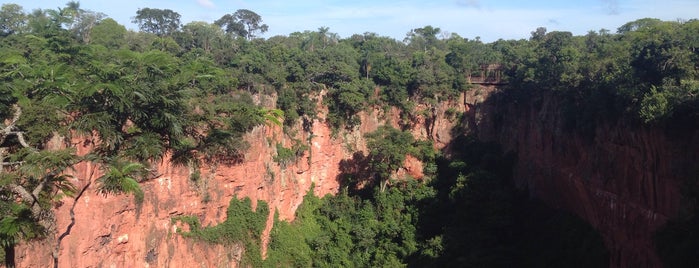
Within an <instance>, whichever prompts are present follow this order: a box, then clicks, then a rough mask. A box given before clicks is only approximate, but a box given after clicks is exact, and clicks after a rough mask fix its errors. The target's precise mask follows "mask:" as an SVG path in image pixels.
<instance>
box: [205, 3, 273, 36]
mask: <svg viewBox="0 0 699 268" xmlns="http://www.w3.org/2000/svg"><path fill="white" fill-rule="evenodd" d="M214 23H215V24H216V25H218V26H220V27H221V28H223V29H224V30H225V31H226V33H228V34H230V35H237V36H241V37H244V38H247V39H253V38H255V37H257V35H258V34H261V33H265V32H267V30H268V29H269V26H267V24H264V23H262V17H260V15H258V14H257V13H255V12H253V11H250V10H247V9H238V10H237V11H236V12H235V13H233V14H226V15H223V17H221V18H220V19H218V20H216V21H215V22H214Z"/></svg>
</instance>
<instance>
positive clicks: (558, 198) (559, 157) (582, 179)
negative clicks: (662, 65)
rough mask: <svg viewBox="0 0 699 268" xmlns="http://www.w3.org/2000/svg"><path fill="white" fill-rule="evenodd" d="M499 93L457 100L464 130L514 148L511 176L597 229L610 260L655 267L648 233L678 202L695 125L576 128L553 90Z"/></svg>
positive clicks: (692, 155) (698, 141)
mask: <svg viewBox="0 0 699 268" xmlns="http://www.w3.org/2000/svg"><path fill="white" fill-rule="evenodd" d="M503 95H504V94H492V95H491V97H490V98H489V99H488V100H484V99H482V98H481V99H478V98H475V97H473V96H471V97H470V98H469V97H467V98H466V100H465V102H466V103H467V104H468V105H469V107H472V109H471V110H470V111H469V112H468V114H469V118H470V119H469V121H470V129H471V131H473V132H475V133H477V134H478V136H479V137H480V138H481V139H485V140H492V141H497V142H498V143H500V144H502V145H503V147H504V149H505V150H506V151H513V152H515V153H516V155H517V163H516V166H515V173H514V174H515V181H516V183H517V184H518V185H519V186H520V187H522V188H525V189H528V191H529V192H530V194H531V195H532V196H534V197H537V198H540V199H542V200H544V201H545V202H547V203H548V204H549V205H551V206H553V207H558V208H562V209H566V210H569V211H572V212H574V213H576V214H577V215H579V216H580V217H582V218H583V219H585V220H586V221H587V222H589V223H590V224H591V225H592V226H593V227H594V228H596V229H597V230H599V231H600V233H601V234H602V236H603V238H604V241H605V244H606V246H607V248H608V249H609V251H610V258H611V260H610V266H611V267H662V263H661V262H660V260H659V258H658V255H657V254H656V252H655V249H654V246H653V242H652V236H653V233H654V232H655V231H656V230H657V229H658V228H659V227H661V226H662V225H663V224H664V223H665V222H666V221H667V220H668V218H671V217H673V216H674V215H676V213H677V211H678V209H679V206H680V191H679V190H680V189H679V187H678V185H679V183H680V182H681V181H682V180H683V178H685V177H686V176H688V175H691V174H690V172H691V168H692V166H696V165H697V159H699V155H698V154H699V133H697V132H696V131H695V130H675V129H664V130H663V129H660V128H653V127H642V126H632V125H629V124H628V123H623V122H622V121H621V120H620V121H610V122H604V123H597V126H596V127H594V129H593V130H592V132H591V133H587V134H583V133H579V132H575V131H571V130H566V129H565V128H564V118H563V116H562V114H561V112H560V111H561V110H562V103H561V101H560V98H557V97H556V96H555V95H554V94H544V95H541V96H536V97H534V100H533V101H531V102H527V103H517V102H515V101H512V99H509V98H507V97H506V96H503Z"/></svg>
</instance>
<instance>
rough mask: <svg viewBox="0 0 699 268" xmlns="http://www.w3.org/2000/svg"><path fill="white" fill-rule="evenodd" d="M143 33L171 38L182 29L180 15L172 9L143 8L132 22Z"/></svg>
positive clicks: (137, 12)
mask: <svg viewBox="0 0 699 268" xmlns="http://www.w3.org/2000/svg"><path fill="white" fill-rule="evenodd" d="M132 22H133V23H136V24H138V27H139V28H140V29H141V31H144V32H148V33H154V34H156V35H158V36H169V35H171V34H173V33H174V32H175V31H177V30H178V29H179V28H180V14H179V13H177V12H175V11H172V10H170V9H157V8H142V9H139V10H138V11H136V16H135V17H134V18H133V20H132Z"/></svg>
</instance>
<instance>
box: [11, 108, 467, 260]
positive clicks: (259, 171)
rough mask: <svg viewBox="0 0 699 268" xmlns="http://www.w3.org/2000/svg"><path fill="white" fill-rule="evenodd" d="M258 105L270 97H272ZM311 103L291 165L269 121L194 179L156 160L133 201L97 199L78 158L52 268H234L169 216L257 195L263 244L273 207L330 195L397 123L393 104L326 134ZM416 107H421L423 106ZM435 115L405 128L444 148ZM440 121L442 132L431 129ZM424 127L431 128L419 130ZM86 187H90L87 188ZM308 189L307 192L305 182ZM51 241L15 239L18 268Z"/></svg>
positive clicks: (217, 208)
mask: <svg viewBox="0 0 699 268" xmlns="http://www.w3.org/2000/svg"><path fill="white" fill-rule="evenodd" d="M257 98H258V101H259V102H260V103H262V104H265V103H268V104H269V103H274V99H273V98H272V99H271V100H270V99H267V100H260V98H268V97H260V96H258V97H257ZM319 98H320V99H319V100H318V110H319V116H318V119H315V120H314V121H313V122H312V127H311V131H310V132H305V131H303V130H302V129H303V128H302V127H301V123H300V122H299V125H298V126H297V127H296V128H295V132H296V133H297V134H295V137H293V138H295V139H298V140H302V141H305V142H307V143H308V145H309V147H310V149H309V150H308V151H307V152H306V154H305V155H304V156H303V157H300V158H298V159H297V160H296V161H295V162H294V163H291V164H286V165H284V166H283V167H282V166H280V165H279V164H278V163H276V162H275V161H274V156H276V153H277V152H276V144H277V143H282V144H283V145H284V146H286V147H290V146H291V142H292V141H291V139H292V137H289V136H288V135H286V134H284V133H283V131H282V128H281V127H280V126H276V125H263V126H258V127H256V128H255V129H254V130H253V131H251V132H250V133H248V134H246V136H245V139H246V140H247V141H248V142H249V143H250V148H249V149H248V150H247V151H246V153H245V157H244V160H243V161H242V162H241V163H205V164H204V165H202V167H201V170H200V176H199V179H197V180H192V173H193V172H194V171H193V170H191V169H190V168H188V167H186V166H174V165H172V164H171V163H169V161H168V159H167V157H165V159H164V160H163V161H162V162H159V163H156V166H157V168H156V170H155V171H154V173H155V174H156V175H155V178H153V179H150V180H147V181H144V182H141V183H140V186H141V188H142V189H143V190H144V192H145V200H144V202H143V203H142V204H137V203H136V202H135V201H134V198H133V196H131V195H123V194H122V195H106V196H105V195H101V194H99V193H98V192H97V190H96V185H95V184H96V183H95V182H94V181H95V179H96V178H98V177H99V176H100V170H99V169H98V167H96V166H95V165H93V164H90V163H81V164H79V165H77V166H76V167H75V171H74V174H73V175H74V178H75V180H74V184H75V185H76V186H77V187H78V188H83V187H85V186H87V190H86V191H85V193H84V194H83V196H82V197H80V199H79V200H78V201H77V202H74V200H73V199H72V198H68V197H66V198H64V199H63V200H62V201H61V203H60V204H59V205H57V206H56V207H55V214H56V221H57V229H58V234H56V237H57V236H58V235H59V234H60V233H62V232H64V231H65V230H66V228H67V227H68V226H69V225H70V224H71V215H70V209H71V207H72V206H73V205H74V204H75V207H74V212H75V217H74V219H75V222H74V225H73V226H72V229H71V232H70V234H69V235H67V236H65V238H64V239H63V240H62V242H61V247H60V250H59V251H58V257H59V267H236V266H237V264H238V263H239V261H240V259H241V256H242V254H243V251H244V249H243V248H242V247H241V246H235V245H234V246H230V245H229V246H223V245H210V244H206V243H201V242H199V243H197V242H196V241H194V240H192V239H189V238H184V237H182V236H181V235H179V234H177V232H176V230H177V228H178V227H183V226H178V225H175V224H174V223H173V222H172V220H171V219H172V218H173V217H175V216H179V215H193V216H196V217H198V218H199V219H200V221H201V223H202V224H203V225H204V226H207V225H215V224H217V223H220V222H222V221H224V220H225V217H226V209H227V208H228V205H229V202H230V200H231V198H244V197H249V198H250V199H251V200H252V201H253V203H252V204H253V206H256V203H257V201H260V200H263V201H265V202H267V203H268V204H269V207H270V214H269V215H268V221H267V226H266V228H265V231H264V233H263V241H262V244H263V245H265V244H266V243H267V241H268V239H269V231H270V230H271V228H272V224H273V221H274V213H275V211H277V212H278V215H279V217H280V219H282V220H292V219H293V218H294V213H295V211H296V208H297V207H298V206H299V205H300V204H301V202H302V201H303V196H304V195H305V194H306V193H307V192H308V191H309V190H312V191H313V193H314V194H315V195H317V196H324V195H326V194H334V193H336V192H337V191H338V188H339V183H338V175H339V172H340V167H339V165H340V162H341V161H342V160H345V159H350V158H351V157H352V154H353V153H354V152H356V151H365V150H366V145H365V141H364V134H365V133H368V132H372V131H374V130H376V128H377V127H378V126H380V125H382V124H392V125H394V126H396V125H397V122H398V120H399V118H400V116H399V111H398V110H396V109H389V110H386V111H384V110H383V109H379V108H376V109H372V110H371V111H369V112H364V113H362V114H360V116H361V118H362V122H363V123H362V124H361V125H360V126H357V127H356V128H355V129H354V130H352V131H343V132H340V133H337V134H335V135H334V134H333V133H332V130H331V129H330V128H329V127H328V126H327V124H325V123H324V118H325V115H326V114H327V109H325V108H324V107H323V106H322V105H321V104H322V103H323V100H322V95H321V96H320V97H319ZM423 108H424V107H423ZM432 110H433V111H434V113H433V115H434V118H432V119H428V120H426V119H424V118H423V117H424V116H417V117H415V118H417V120H415V121H416V122H415V123H414V124H413V128H412V131H413V134H414V135H415V136H416V137H417V138H422V139H426V138H428V136H433V138H434V136H436V135H441V138H439V139H436V138H434V139H436V140H443V141H444V142H442V143H441V145H439V144H438V146H444V144H446V142H448V140H450V139H451V138H450V137H449V136H448V135H449V131H448V130H450V129H451V128H452V127H453V125H454V123H455V122H454V121H453V120H452V121H449V120H443V119H437V118H443V117H444V116H442V115H438V113H441V114H443V113H444V112H445V109H444V108H435V109H432ZM435 126H439V127H440V129H441V130H434V128H435ZM428 127H429V131H428V130H427V129H428ZM73 143H74V146H75V147H76V148H77V149H78V153H79V154H85V153H87V152H88V151H89V149H90V148H89V146H87V145H86V144H89V143H90V141H89V140H86V139H76V140H74V142H73ZM405 166H406V167H405V168H404V169H403V170H401V173H404V174H410V175H412V176H414V177H419V176H421V172H422V166H421V163H420V162H419V161H417V160H416V159H414V158H408V161H406V165H405ZM88 184H89V185H88ZM312 186H313V187H314V188H313V189H311V187H312ZM55 241H56V239H55V237H50V238H49V239H46V240H42V241H35V242H31V243H27V244H23V245H21V246H20V247H19V248H18V249H17V265H18V267H50V266H52V265H53V258H52V252H53V250H54V247H55V244H56V243H55Z"/></svg>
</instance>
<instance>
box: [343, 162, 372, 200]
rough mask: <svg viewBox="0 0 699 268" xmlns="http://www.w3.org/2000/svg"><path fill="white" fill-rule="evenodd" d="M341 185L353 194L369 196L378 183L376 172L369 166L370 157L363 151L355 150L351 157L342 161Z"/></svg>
mask: <svg viewBox="0 0 699 268" xmlns="http://www.w3.org/2000/svg"><path fill="white" fill-rule="evenodd" d="M337 176H338V178H337V179H338V181H339V182H340V187H341V188H345V189H347V191H348V193H350V194H351V195H359V196H362V197H364V198H368V197H370V196H371V194H372V189H373V186H374V185H376V181H377V180H376V178H375V176H374V172H372V171H371V169H370V168H369V158H368V157H367V156H365V155H364V153H363V152H359V151H358V152H355V153H354V154H352V157H351V158H348V159H343V160H341V161H340V173H339V174H338V175H337Z"/></svg>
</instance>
